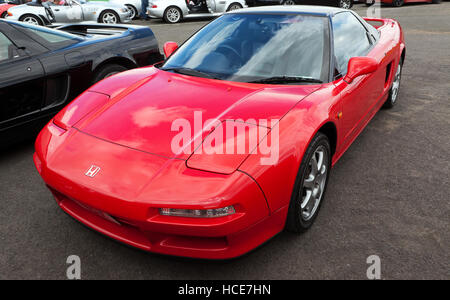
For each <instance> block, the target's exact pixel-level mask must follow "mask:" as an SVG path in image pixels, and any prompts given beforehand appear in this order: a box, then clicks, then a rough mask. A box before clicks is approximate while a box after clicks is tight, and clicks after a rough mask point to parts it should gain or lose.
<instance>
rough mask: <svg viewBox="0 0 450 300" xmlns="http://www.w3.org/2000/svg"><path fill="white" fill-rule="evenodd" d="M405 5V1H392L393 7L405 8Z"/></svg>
mask: <svg viewBox="0 0 450 300" xmlns="http://www.w3.org/2000/svg"><path fill="white" fill-rule="evenodd" d="M404 3H405V1H404V0H394V1H392V6H395V7H400V6H403V4H404Z"/></svg>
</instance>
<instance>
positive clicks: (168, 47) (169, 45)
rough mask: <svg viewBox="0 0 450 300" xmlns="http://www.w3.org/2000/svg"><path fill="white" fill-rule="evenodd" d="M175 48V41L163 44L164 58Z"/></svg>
mask: <svg viewBox="0 0 450 300" xmlns="http://www.w3.org/2000/svg"><path fill="white" fill-rule="evenodd" d="M177 49H178V44H177V43H175V42H166V43H165V44H164V55H165V56H166V58H168V57H169V56H171V55H172V53H174V52H175V50H177Z"/></svg>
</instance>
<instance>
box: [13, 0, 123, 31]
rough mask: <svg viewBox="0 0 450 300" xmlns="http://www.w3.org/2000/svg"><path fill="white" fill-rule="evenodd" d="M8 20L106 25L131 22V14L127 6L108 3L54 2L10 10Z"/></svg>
mask: <svg viewBox="0 0 450 300" xmlns="http://www.w3.org/2000/svg"><path fill="white" fill-rule="evenodd" d="M7 19H8V20H15V21H21V22H27V23H31V24H34V25H50V24H63V23H78V22H85V21H93V22H98V23H106V24H118V23H129V22H131V12H130V10H128V8H127V7H126V6H125V5H119V4H114V3H108V2H87V1H85V0H65V1H61V2H60V4H55V3H53V2H49V1H48V2H44V3H38V2H30V3H26V4H23V5H18V6H15V7H12V8H10V9H9V10H8V16H7Z"/></svg>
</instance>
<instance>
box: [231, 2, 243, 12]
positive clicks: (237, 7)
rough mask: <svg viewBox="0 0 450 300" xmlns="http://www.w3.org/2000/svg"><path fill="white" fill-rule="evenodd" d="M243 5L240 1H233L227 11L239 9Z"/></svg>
mask: <svg viewBox="0 0 450 300" xmlns="http://www.w3.org/2000/svg"><path fill="white" fill-rule="evenodd" d="M241 8H242V5H240V4H239V3H236V2H233V3H231V4H230V6H228V8H227V11H233V10H237V9H241Z"/></svg>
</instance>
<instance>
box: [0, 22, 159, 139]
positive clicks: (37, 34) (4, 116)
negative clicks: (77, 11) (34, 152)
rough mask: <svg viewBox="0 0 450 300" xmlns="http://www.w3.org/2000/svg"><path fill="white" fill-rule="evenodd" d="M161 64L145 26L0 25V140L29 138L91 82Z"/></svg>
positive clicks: (154, 39)
mask: <svg viewBox="0 0 450 300" xmlns="http://www.w3.org/2000/svg"><path fill="white" fill-rule="evenodd" d="M161 60H163V56H162V55H161V53H160V52H159V47H158V42H157V40H156V38H155V36H154V34H153V32H152V31H151V30H150V28H148V27H141V26H123V25H113V26H111V25H100V24H92V25H91V24H89V25H85V24H78V25H66V26H62V27H58V28H57V29H49V28H46V27H41V26H33V25H30V24H26V23H21V22H12V21H6V20H0V141H1V144H2V145H5V144H8V143H10V142H11V141H13V140H16V139H22V138H24V137H27V136H30V135H31V134H33V133H34V132H36V131H37V130H39V129H40V126H42V125H43V122H46V121H47V120H48V119H49V118H51V117H52V116H53V115H55V114H56V113H57V112H58V111H59V110H60V109H62V108H63V107H64V106H65V105H66V104H67V103H68V102H69V101H71V100H72V99H74V98H75V97H76V96H78V95H79V94H81V93H82V92H83V91H85V90H86V89H87V88H89V87H90V86H91V85H92V84H93V83H95V82H97V81H99V80H102V79H103V78H106V77H108V76H111V75H113V74H115V73H118V72H122V71H125V70H127V69H132V68H136V67H141V66H147V65H151V64H154V63H156V62H159V61H161Z"/></svg>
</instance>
